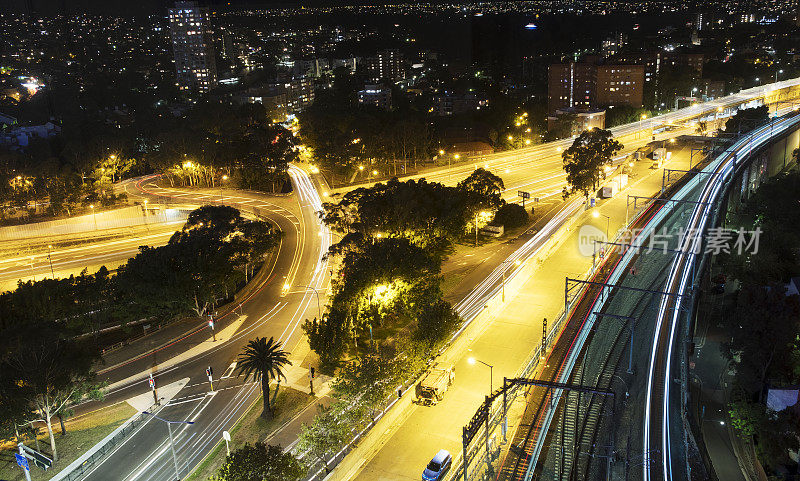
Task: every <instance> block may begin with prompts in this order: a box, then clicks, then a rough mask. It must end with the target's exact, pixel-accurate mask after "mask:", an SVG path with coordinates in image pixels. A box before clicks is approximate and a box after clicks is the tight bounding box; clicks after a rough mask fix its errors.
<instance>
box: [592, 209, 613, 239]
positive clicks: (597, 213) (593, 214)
mask: <svg viewBox="0 0 800 481" xmlns="http://www.w3.org/2000/svg"><path fill="white" fill-rule="evenodd" d="M601 215H602V216H603V217H605V218H606V241H608V240H609V239H608V229H609V225H610V224H611V217H609V216H607V215H605V214H601V213H600V212H598V211H594V212H592V217H594V218H598V217H600V216H601Z"/></svg>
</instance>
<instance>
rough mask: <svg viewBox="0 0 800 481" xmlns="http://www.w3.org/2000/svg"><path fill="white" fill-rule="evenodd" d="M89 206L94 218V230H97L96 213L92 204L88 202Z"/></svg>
mask: <svg viewBox="0 0 800 481" xmlns="http://www.w3.org/2000/svg"><path fill="white" fill-rule="evenodd" d="M89 208H90V209H92V218H93V219H94V230H97V214H95V213H94V204H89Z"/></svg>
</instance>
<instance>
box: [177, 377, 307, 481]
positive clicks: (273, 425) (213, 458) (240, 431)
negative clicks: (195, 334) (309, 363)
mask: <svg viewBox="0 0 800 481" xmlns="http://www.w3.org/2000/svg"><path fill="white" fill-rule="evenodd" d="M312 402H316V398H313V397H311V396H309V395H308V394H306V393H304V392H302V391H298V390H296V389H292V388H289V387H285V386H282V387H281V388H280V390H279V391H278V396H277V398H276V399H275V403H274V404H273V411H274V412H275V417H274V418H272V419H271V420H269V421H267V420H265V419H264V418H262V417H261V411H262V406H263V404H262V401H261V396H259V397H258V399H257V400H256V402H255V403H254V404H253V405H252V406H251V407H250V409H248V410H247V412H246V413H245V415H244V416H242V418H241V419H240V420H239V421H237V422H236V424H235V425H234V426H233V428H232V429H231V430H230V433H231V451H234V450H236V449H238V448H240V447H242V446H244V445H245V444H246V443H250V444H255V443H256V442H257V441H263V440H264V439H265V438H266V437H267V436H268V435H269V434H270V433H271V432H272V431H274V430H276V429H278V428H280V427H281V426H283V424H284V423H286V422H287V421H289V420H290V419H292V418H293V417H294V416H295V415H297V413H299V412H300V411H302V410H303V409H305V408H306V406H308V405H309V404H310V403H312ZM226 456H227V452H226V450H225V442H224V441H221V442H220V443H219V444H217V445H216V446H215V447H214V449H212V450H211V452H210V453H209V454H208V455H207V456H206V457H205V458H204V459H203V460H202V461H201V462H200V464H198V465H197V467H196V468H195V469H194V471H192V473H191V474H190V475H189V476H188V477H187V478H186V481H206V480H208V478H210V477H211V476H213V475H214V474H216V472H217V470H218V469H219V467H220V466H222V463H223V462H225V457H226Z"/></svg>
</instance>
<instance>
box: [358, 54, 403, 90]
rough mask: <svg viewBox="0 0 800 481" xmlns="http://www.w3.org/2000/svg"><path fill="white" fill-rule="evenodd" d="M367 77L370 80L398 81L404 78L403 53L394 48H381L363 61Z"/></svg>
mask: <svg viewBox="0 0 800 481" xmlns="http://www.w3.org/2000/svg"><path fill="white" fill-rule="evenodd" d="M364 68H365V70H366V73H367V78H368V79H369V80H370V81H372V82H376V83H377V82H382V81H389V82H392V83H394V82H398V81H400V80H403V79H405V78H406V72H405V65H404V62H403V54H402V53H400V51H399V50H396V49H387V50H381V51H380V52H378V54H377V55H376V56H374V57H369V58H367V59H366V61H365V65H364Z"/></svg>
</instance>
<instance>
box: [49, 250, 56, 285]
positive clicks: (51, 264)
mask: <svg viewBox="0 0 800 481" xmlns="http://www.w3.org/2000/svg"><path fill="white" fill-rule="evenodd" d="M52 249H53V246H52V245H49V244H48V245H47V260H48V261H49V262H50V275H51V276H53V279H55V278H56V273H55V272H53V259H52V258H51V257H50V251H51V250H52Z"/></svg>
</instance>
